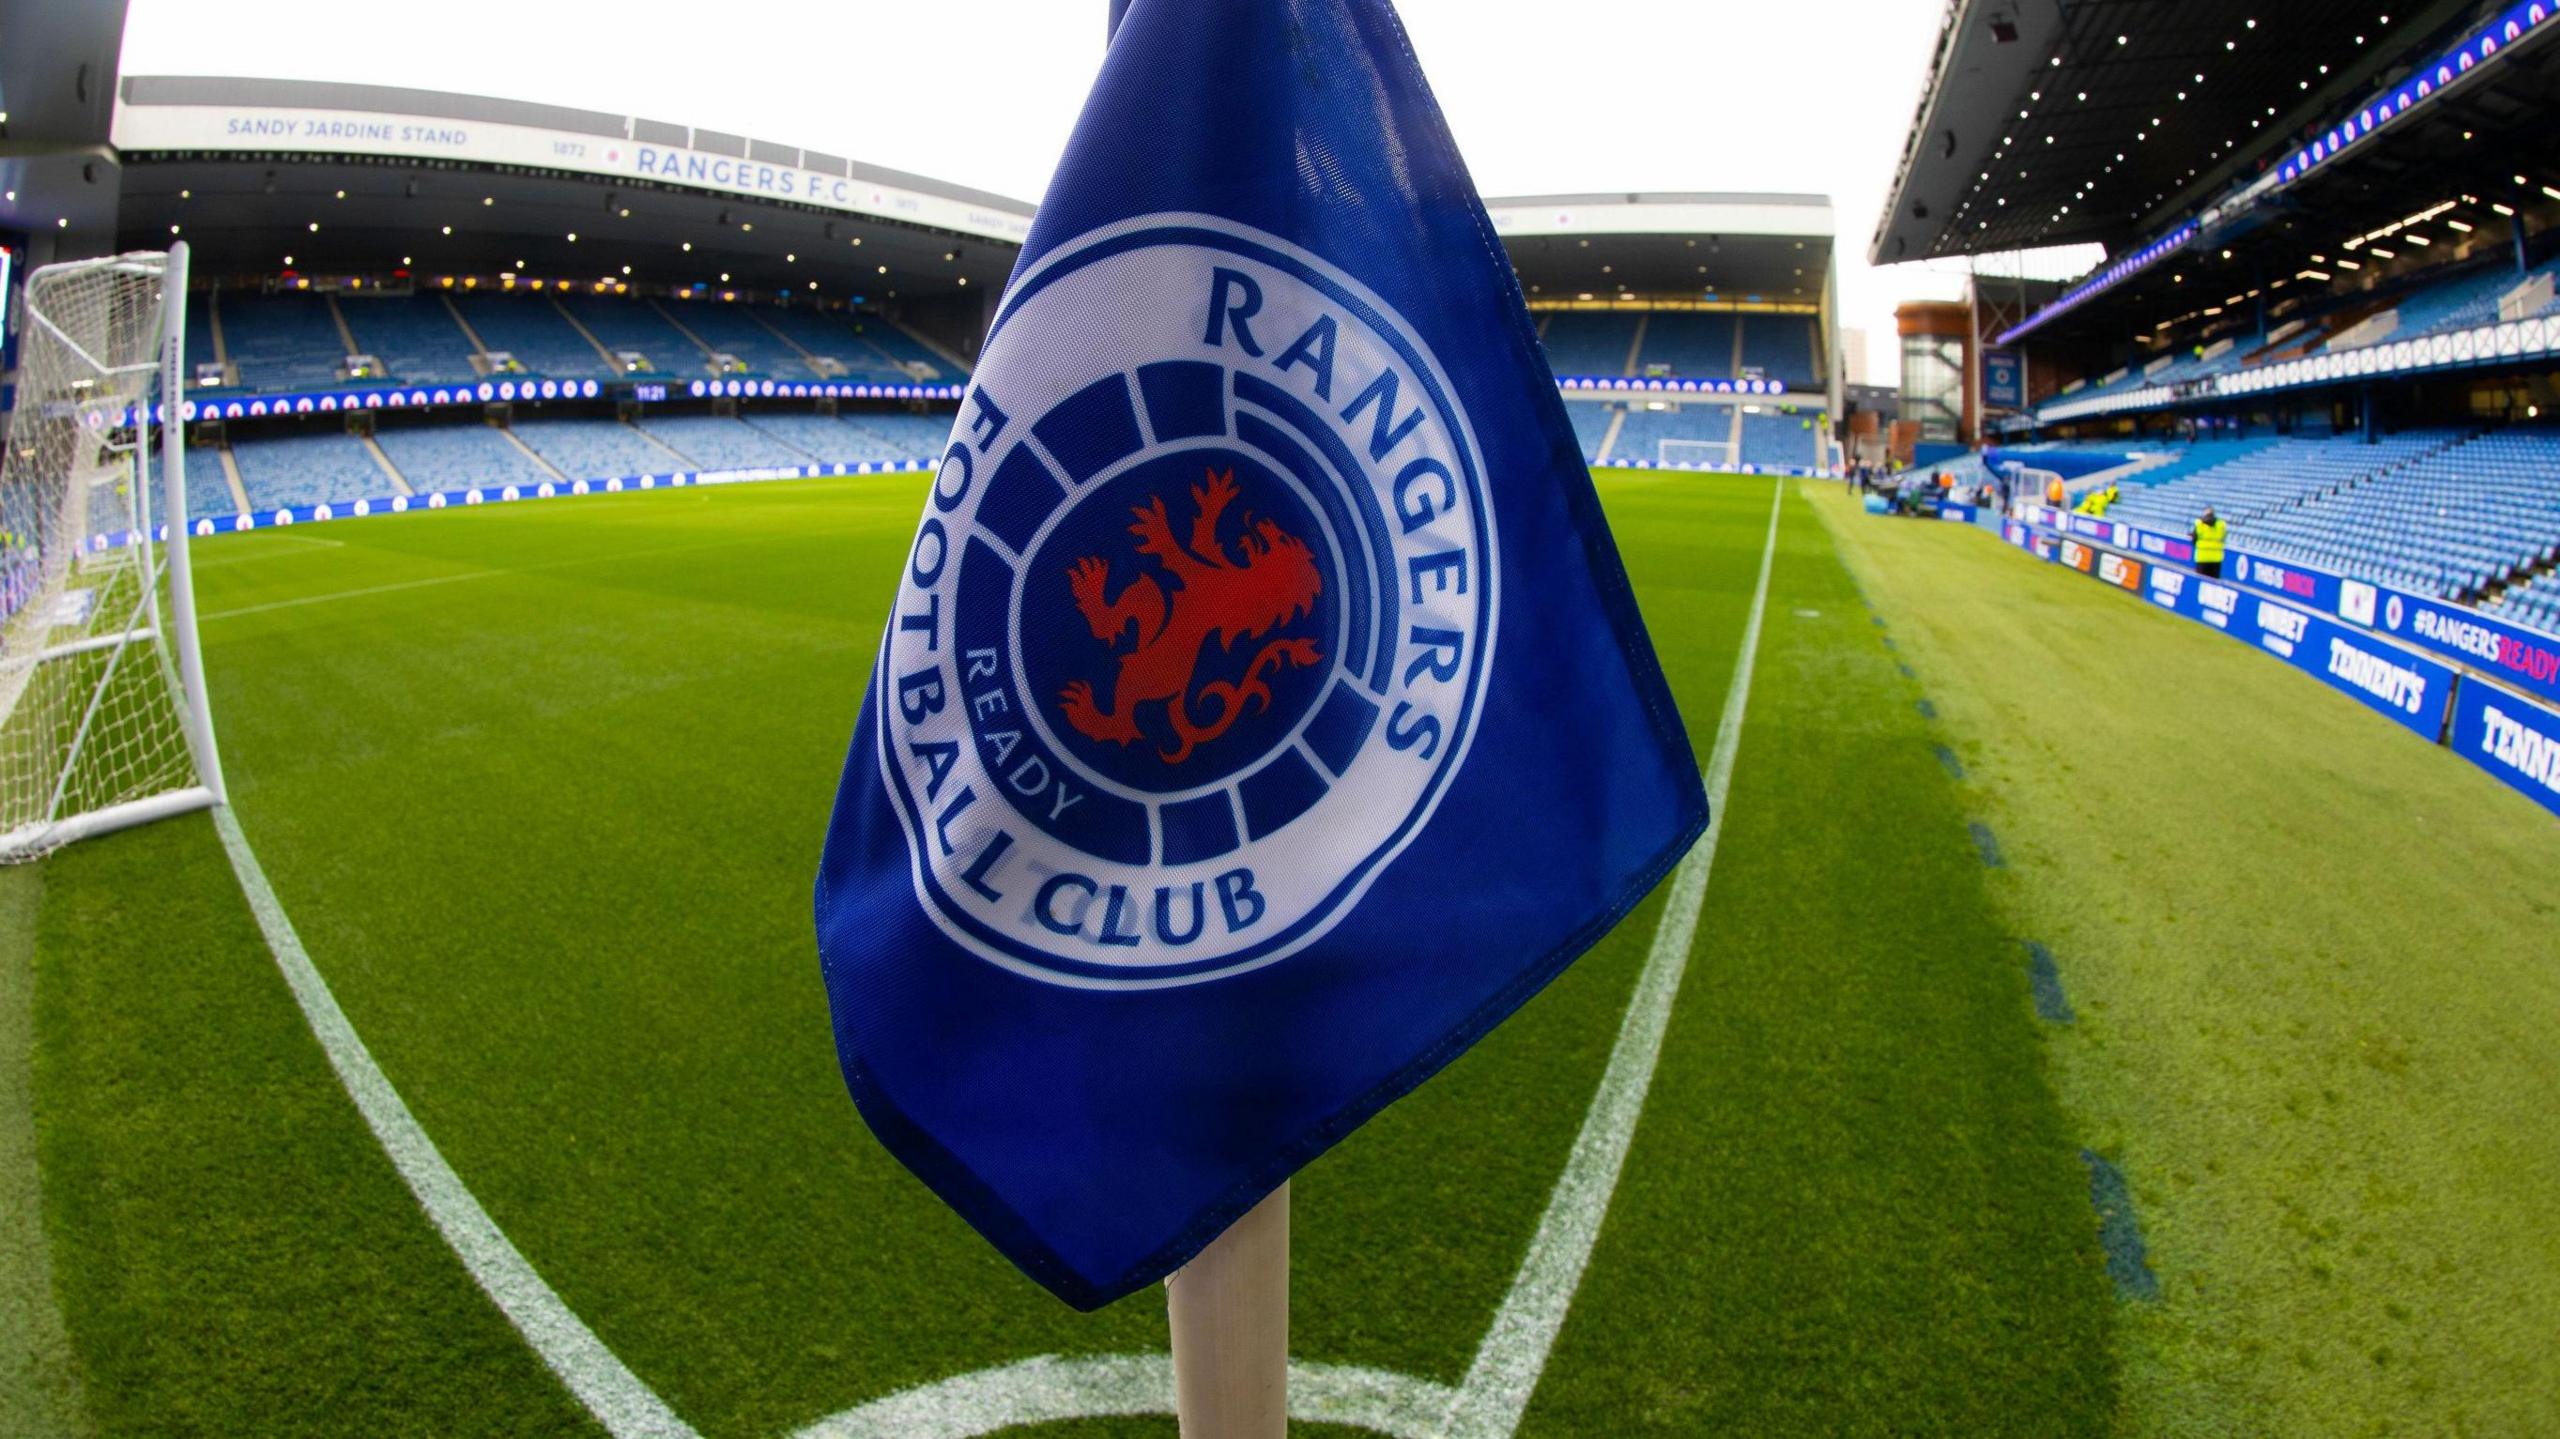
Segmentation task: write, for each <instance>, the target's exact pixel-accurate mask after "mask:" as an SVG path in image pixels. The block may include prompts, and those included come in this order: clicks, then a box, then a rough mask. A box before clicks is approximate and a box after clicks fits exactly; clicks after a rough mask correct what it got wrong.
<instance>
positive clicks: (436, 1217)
mask: <svg viewBox="0 0 2560 1439" xmlns="http://www.w3.org/2000/svg"><path fill="white" fill-rule="evenodd" d="M213 824H214V828H215V829H217V830H219V831H220V832H221V834H222V848H223V850H224V852H225V853H227V854H228V855H229V856H230V857H231V869H232V873H234V874H235V875H237V876H239V880H240V892H241V893H242V894H243V895H244V896H246V897H247V898H248V901H249V908H250V910H251V912H252V913H254V914H255V915H256V916H257V919H258V928H259V930H260V931H262V932H263V933H264V934H265V935H266V940H267V949H268V950H269V951H270V952H271V953H273V954H274V955H275V960H276V968H277V969H279V970H281V971H283V973H284V980H285V984H286V986H287V987H289V988H290V989H291V990H292V991H293V998H294V1002H295V1003H296V1004H298V1005H300V1006H301V1007H302V1017H303V1019H304V1020H305V1021H306V1022H307V1023H309V1024H310V1026H311V1034H312V1037H313V1038H315V1039H317V1040H319V1041H320V1048H321V1051H322V1052H323V1053H325V1054H327V1055H328V1056H329V1067H330V1068H331V1069H334V1070H336V1071H337V1074H338V1082H339V1083H340V1084H342V1085H344V1086H345V1087H346V1091H347V1097H348V1098H349V1099H352V1100H354V1101H355V1105H356V1109H357V1111H358V1112H359V1113H361V1114H362V1115H363V1116H364V1122H365V1124H366V1126H367V1127H368V1128H370V1129H371V1130H372V1131H373V1137H374V1138H375V1139H376V1140H378V1141H379V1142H380V1143H381V1145H382V1151H383V1153H385V1154H387V1155H389V1156H390V1158H391V1165H392V1167H393V1168H394V1169H396V1170H398V1171H399V1172H400V1178H401V1180H402V1181H403V1182H404V1183H406V1184H407V1185H408V1186H409V1192H410V1193H412V1194H414V1195H416V1196H417V1198H418V1205H419V1207H420V1208H422V1209H424V1210H426V1212H427V1218H428V1219H430V1220H432V1221H433V1222H434V1224H435V1226H436V1232H437V1233H439V1234H441V1235H443V1236H444V1242H445V1243H446V1244H447V1245H448V1246H450V1247H451V1248H452V1250H453V1252H454V1255H455V1257H456V1258H459V1259H460V1260H461V1261H462V1265H463V1267H464V1268H465V1269H467V1270H469V1271H470V1272H471V1277H472V1279H474V1280H475V1281H477V1282H478V1283H479V1285H480V1288H481V1290H482V1291H483V1292H484V1293H486V1294H487V1295H488V1296H489V1298H490V1300H491V1302H493V1303H495V1304H496V1305H497V1306H498V1310H499V1312H500V1313H503V1314H505V1315H506V1316H507V1320H508V1322H510V1323H512V1324H514V1325H515V1327H516V1331H517V1332H518V1333H520V1334H522V1335H523V1336H524V1339H525V1342H526V1343H527V1344H529V1345H531V1346H533V1351H534V1353H536V1354H537V1355H540V1356H541V1358H542V1362H543V1363H544V1364H545V1365H547V1366H549V1367H550V1369H551V1372H552V1373H553V1374H555V1375H557V1376H559V1379H560V1382H561V1383H562V1384H564V1385H566V1386H567V1387H568V1389H569V1392H570V1393H571V1394H573V1395H575V1396H576V1397H577V1399H578V1402H579V1403H581V1404H583V1405H585V1406H586V1408H587V1412H588V1413H590V1414H593V1415H594V1416H595V1417H596V1420H597V1422H599V1423H601V1424H602V1425H603V1426H604V1427H605V1429H606V1431H607V1432H609V1433H611V1434H612V1435H614V1436H615V1439H644V1436H645V1439H694V1429H693V1426H692V1425H689V1424H687V1423H685V1422H684V1420H682V1419H680V1418H678V1417H677V1416H676V1412H675V1411H674V1410H673V1409H670V1408H668V1407H667V1404H666V1401H665V1400H663V1399H660V1398H659V1397H658V1395H657V1393H656V1391H654V1390H652V1389H651V1388H650V1387H649V1386H648V1385H647V1384H645V1383H643V1382H642V1381H641V1379H640V1377H639V1376H638V1375H636V1374H634V1373H632V1372H631V1370H630V1368H629V1366H627V1365H625V1364H624V1363H623V1362H622V1361H621V1359H619V1358H617V1357H616V1356H615V1355H614V1353H613V1351H612V1350H610V1349H607V1348H606V1347H605V1345H604V1341H603V1340H601V1339H598V1338H597V1337H596V1335H595V1331H594V1330H592V1329H589V1328H588V1327H587V1325H586V1321H584V1320H582V1319H580V1318H579V1317H578V1316H577V1314H576V1313H575V1312H573V1311H572V1310H571V1309H570V1308H569V1305H568V1303H567V1302H566V1301H565V1300H563V1299H562V1298H561V1297H560V1296H559V1294H558V1293H557V1292H555V1291H554V1290H553V1289H552V1288H551V1286H550V1285H549V1284H547V1283H545V1282H543V1278H542V1276H541V1275H540V1274H539V1273H537V1272H535V1270H534V1267H533V1265H532V1264H531V1263H530V1262H528V1261H527V1260H526V1259H525V1257H524V1254H523V1253H522V1252H521V1251H520V1250H518V1249H517V1248H516V1246H515V1244H514V1243H513V1241H511V1240H509V1239H508V1238H507V1236H506V1234H505V1232H504V1231H502V1230H500V1229H499V1228H498V1225H497V1221H495V1220H493V1219H491V1218H490V1217H489V1212H488V1211H487V1210H485V1209H483V1208H481V1207H480V1201H479V1199H478V1198H476V1197H475V1196H473V1194H472V1193H471V1190H470V1188H469V1187H468V1186H466V1185H465V1184H464V1183H463V1182H462V1176H461V1175H459V1174H456V1173H455V1172H454V1169H453V1166H452V1165H451V1164H450V1163H448V1162H446V1160H445V1157H444V1154H443V1153H442V1152H441V1151H440V1150H438V1149H437V1148H436V1146H435V1141H433V1140H431V1139H429V1138H428V1137H427V1132H426V1130H425V1129H424V1128H422V1127H420V1125H419V1124H418V1119H417V1116H416V1115H414V1114H411V1113H410V1112H409V1106H408V1105H407V1104H406V1103H405V1102H403V1101H402V1100H401V1098H400V1092H399V1091H398V1090H396V1089H394V1088H392V1086H391V1080H390V1078H389V1076H387V1075H385V1074H384V1073H383V1072H382V1066H381V1065H379V1064H377V1063H375V1062H374V1058H373V1053H372V1051H370V1050H368V1049H366V1048H365V1043H364V1040H363V1039H362V1038H361V1037H360V1036H358V1035H357V1033H356V1030H355V1026H354V1025H353V1024H352V1023H350V1022H349V1021H348V1019H347V1015H346V1011H344V1010H342V1009H340V1008H339V1007H338V1000H337V996H336V995H334V994H332V993H330V992H329V984H328V981H327V980H325V979H323V978H321V976H320V971H319V970H318V969H317V968H316V967H314V966H313V965H312V963H311V956H310V954H309V953H308V952H307V951H305V950H304V949H303V947H302V939H301V937H300V936H299V935H297V934H295V933H294V929H293V921H292V920H291V919H290V918H288V917H287V916H286V915H285V912H284V905H283V904H282V903H280V902H279V901H278V900H277V899H276V893H275V889H274V887H273V886H271V885H269V884H268V883H267V874H266V871H265V870H264V869H262V868H260V867H259V865H258V856H257V854H256V853H255V852H254V851H252V850H251V849H250V848H249V839H248V836H247V835H245V834H243V833H242V832H241V830H240V821H239V818H238V817H237V816H236V815H234V814H233V813H232V811H231V809H230V807H229V806H228V805H222V806H216V807H215V809H214V811H213Z"/></svg>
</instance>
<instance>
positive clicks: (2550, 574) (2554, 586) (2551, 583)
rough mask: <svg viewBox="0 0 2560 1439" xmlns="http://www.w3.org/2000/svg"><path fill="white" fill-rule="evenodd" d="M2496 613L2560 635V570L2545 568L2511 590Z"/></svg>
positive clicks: (2505, 618) (2515, 621)
mask: <svg viewBox="0 0 2560 1439" xmlns="http://www.w3.org/2000/svg"><path fill="white" fill-rule="evenodd" d="M2496 613H2497V615H2498V617H2499V618H2501V619H2504V620H2508V621H2510V622H2512V623H2515V624H2520V625H2530V626H2532V627H2533V628H2535V629H2538V630H2541V631H2543V632H2545V633H2546V634H2555V635H2560V569H2555V570H2544V571H2543V572H2542V573H2541V574H2538V575H2535V576H2534V577H2533V578H2532V579H2531V580H2528V581H2527V582H2525V583H2524V584H2522V585H2519V586H2517V587H2516V588H2514V589H2511V590H2509V591H2507V596H2506V599H2505V601H2504V602H2503V603H2501V604H2500V605H2499V607H2498V609H2497V612H2496Z"/></svg>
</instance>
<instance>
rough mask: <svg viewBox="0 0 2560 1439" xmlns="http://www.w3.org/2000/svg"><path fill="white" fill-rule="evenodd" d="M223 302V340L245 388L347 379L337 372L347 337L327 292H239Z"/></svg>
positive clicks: (305, 386)
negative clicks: (334, 315)
mask: <svg viewBox="0 0 2560 1439" xmlns="http://www.w3.org/2000/svg"><path fill="white" fill-rule="evenodd" d="M220 303H221V306H222V337H223V341H224V344H225V347H226V348H228V349H229V350H230V352H231V363H232V365H233V366H234V367H235V368H236V369H237V370H238V371H239V375H240V383H241V385H242V386H243V387H244V388H247V389H250V390H256V391H260V392H263V393H268V394H274V393H279V392H290V391H295V390H333V389H338V388H341V387H342V386H344V385H345V384H346V383H347V382H346V381H345V380H343V379H340V378H339V375H338V372H339V370H340V369H341V368H343V367H344V366H345V364H346V360H347V346H346V342H345V341H344V340H342V339H340V338H339V336H338V325H337V322H336V321H335V320H333V319H331V318H330V316H329V307H328V305H327V303H326V301H325V300H324V298H323V297H321V296H319V295H311V294H297V293H292V292H287V293H284V294H279V295H253V294H249V293H246V292H240V293H234V294H227V295H225V296H223V297H222V299H221V302H220Z"/></svg>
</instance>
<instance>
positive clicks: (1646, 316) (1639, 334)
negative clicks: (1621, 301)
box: [1618, 310, 1653, 375]
mask: <svg viewBox="0 0 2560 1439" xmlns="http://www.w3.org/2000/svg"><path fill="white" fill-rule="evenodd" d="M1652 327H1653V312H1652V311H1651V310H1647V311H1645V312H1644V313H1643V314H1641V315H1638V316H1636V332H1635V334H1634V336H1633V337H1631V338H1630V339H1629V340H1628V341H1627V362H1626V364H1624V365H1622V366H1620V367H1619V369H1618V373H1619V374H1621V375H1632V374H1634V373H1635V372H1636V360H1637V357H1638V356H1640V355H1642V354H1643V353H1644V332H1645V331H1646V330H1648V329H1651V328H1652Z"/></svg>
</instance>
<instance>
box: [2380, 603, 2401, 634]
mask: <svg viewBox="0 0 2560 1439" xmlns="http://www.w3.org/2000/svg"><path fill="white" fill-rule="evenodd" d="M2403 613H2404V611H2403V610H2402V608H2401V604H2400V597H2399V596H2398V595H2393V596H2392V597H2391V598H2389V599H2387V600H2384V601H2383V602H2382V622H2383V623H2384V624H2385V625H2387V626H2389V627H2390V628H2392V629H2395V630H2396V629H2398V628H2400V620H2401V618H2402V615H2403Z"/></svg>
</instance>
